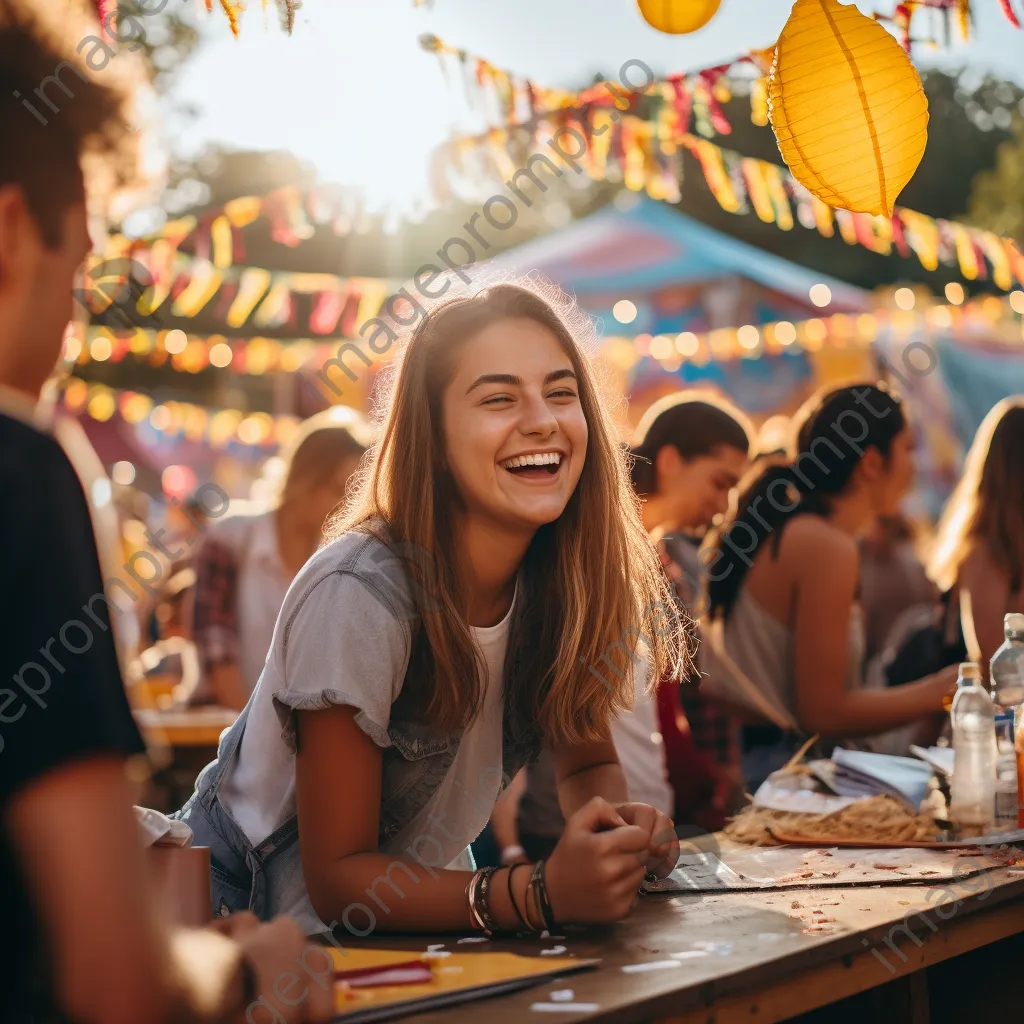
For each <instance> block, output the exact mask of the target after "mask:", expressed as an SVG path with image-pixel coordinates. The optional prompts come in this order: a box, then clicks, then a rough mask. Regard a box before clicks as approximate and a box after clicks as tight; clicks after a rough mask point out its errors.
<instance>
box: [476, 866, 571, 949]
mask: <svg viewBox="0 0 1024 1024" xmlns="http://www.w3.org/2000/svg"><path fill="white" fill-rule="evenodd" d="M528 867H530V865H529V864H513V865H512V866H511V867H507V868H482V869H481V870H479V871H477V872H476V873H475V874H474V875H473V877H472V878H471V879H470V881H469V886H468V888H467V889H466V896H467V898H468V900H469V920H470V922H471V923H472V925H473V927H474V928H476V929H478V930H479V931H482V932H483V933H484V934H485V935H493V934H494V933H495V932H498V931H501V928H500V926H499V925H498V922H497V921H496V920H495V918H494V914H493V913H492V912H491V900H490V894H491V883H492V882H493V880H494V874H495V872H497V871H508V898H509V901H510V902H511V904H512V908H513V909H514V910H515V912H516V916H517V917H518V918H519V920H520V921H521V922H522V925H523V927H522V930H523V931H527V932H540V931H544V930H545V929H546V930H547V931H549V932H552V931H554V930H555V915H554V913H553V911H552V910H551V900H550V898H549V897H548V886H547V882H546V880H545V877H544V861H538V862H537V863H536V865H534V866H533V874H532V875H531V876H530V884H529V886H528V887H527V889H526V905H525V906H524V907H523V908H522V909H520V907H519V904H518V903H517V902H516V897H515V893H514V892H513V890H512V877H513V875H514V874H515V873H516V869H517V868H528ZM531 904H532V906H531Z"/></svg>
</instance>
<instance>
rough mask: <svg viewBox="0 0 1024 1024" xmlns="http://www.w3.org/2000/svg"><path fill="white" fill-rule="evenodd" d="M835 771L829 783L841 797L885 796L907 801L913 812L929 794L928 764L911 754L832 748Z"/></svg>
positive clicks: (929, 775)
mask: <svg viewBox="0 0 1024 1024" xmlns="http://www.w3.org/2000/svg"><path fill="white" fill-rule="evenodd" d="M832 763H833V765H835V771H834V773H833V775H832V779H831V786H832V788H833V789H834V790H835V791H836V793H838V794H839V795H840V796H852V797H865V796H878V795H887V796H891V797H895V798H896V799H897V800H899V801H900V802H901V803H903V804H906V806H907V807H908V808H910V809H911V810H912V811H913V812H914V813H915V814H916V813H917V812H918V811H919V810H920V809H921V801H922V800H924V798H925V796H926V795H927V793H928V782H929V780H930V779H931V776H932V769H931V766H930V765H927V764H924V763H923V762H921V761H919V760H917V759H916V758H913V757H896V756H894V755H892V754H872V753H870V752H869V751H866V750H843V749H842V748H841V747H836V749H835V750H833V751H832Z"/></svg>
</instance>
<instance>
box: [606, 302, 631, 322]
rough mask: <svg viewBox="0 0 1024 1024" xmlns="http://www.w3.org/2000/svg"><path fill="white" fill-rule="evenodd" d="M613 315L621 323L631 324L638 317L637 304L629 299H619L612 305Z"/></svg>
mask: <svg viewBox="0 0 1024 1024" xmlns="http://www.w3.org/2000/svg"><path fill="white" fill-rule="evenodd" d="M612 316H613V317H615V319H616V320H618V321H619V323H620V324H631V323H632V322H633V321H634V320H635V319H636V306H635V305H634V304H633V303H632V302H630V301H629V299H619V301H618V302H616V303H615V305H614V306H612Z"/></svg>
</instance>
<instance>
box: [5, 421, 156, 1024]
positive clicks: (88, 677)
mask: <svg viewBox="0 0 1024 1024" xmlns="http://www.w3.org/2000/svg"><path fill="white" fill-rule="evenodd" d="M0 581H2V584H0V1018H2V1019H3V1020H5V1021H32V1022H36V1021H43V1020H50V1019H52V1017H53V1014H52V1007H51V1006H50V1005H49V1003H50V997H51V996H52V984H51V983H50V981H49V979H48V977H47V974H48V966H47V965H48V961H49V957H48V955H47V948H46V943H45V937H44V935H43V933H42V930H41V928H40V923H39V921H38V919H37V917H36V914H35V912H34V910H33V907H32V903H31V900H30V898H29V892H28V887H27V885H26V883H25V876H24V873H23V871H22V866H21V865H19V864H18V863H17V862H16V860H15V857H14V851H13V844H12V841H11V833H10V827H11V826H10V822H9V821H8V820H7V819H8V815H7V811H8V809H9V806H10V803H11V801H12V800H13V799H14V798H15V797H16V796H18V794H19V793H20V792H21V791H22V790H23V789H24V788H25V787H26V786H28V785H30V784H31V783H32V782H34V781H35V780H37V779H39V778H40V777H41V776H43V775H45V774H46V773H48V772H51V771H54V770H59V769H60V768H63V767H64V766H66V765H68V764H69V763H71V762H73V761H77V760H80V759H82V758H86V757H90V756H93V755H98V754H111V753H113V754H116V755H118V756H123V757H126V758H127V757H130V756H132V755H135V754H139V753H142V752H143V751H144V750H145V747H144V744H143V741H142V738H141V736H140V735H139V731H138V729H137V728H136V726H135V722H134V721H133V719H132V715H131V709H130V708H129V705H128V701H127V698H126V696H125V693H124V686H123V683H122V680H121V673H120V669H119V667H118V662H117V654H116V650H115V648H114V641H113V637H112V634H111V631H110V618H109V615H108V611H107V605H106V600H105V598H104V591H103V579H102V576H101V574H100V566H99V558H98V556H97V553H96V543H95V540H94V538H93V532H92V523H91V520H90V517H89V508H88V505H87V503H86V500H85V494H84V493H83V491H82V486H81V484H80V483H79V480H78V477H77V476H76V475H75V471H74V469H73V468H72V466H71V463H70V462H69V461H68V458H67V456H66V455H65V454H64V451H63V450H62V449H61V447H60V445H58V444H57V442H56V441H55V440H54V439H53V438H52V437H50V436H48V435H46V434H43V433H40V432H39V431H37V430H34V429H33V428H32V427H30V426H28V425H26V424H24V423H22V422H20V421H19V420H16V419H13V418H11V417H9V416H6V415H3V414H2V413H0ZM74 842H75V838H74V837H73V836H68V843H69V845H73V844H74ZM48 883H49V884H52V885H55V886H59V885H60V880H59V879H50V880H48Z"/></svg>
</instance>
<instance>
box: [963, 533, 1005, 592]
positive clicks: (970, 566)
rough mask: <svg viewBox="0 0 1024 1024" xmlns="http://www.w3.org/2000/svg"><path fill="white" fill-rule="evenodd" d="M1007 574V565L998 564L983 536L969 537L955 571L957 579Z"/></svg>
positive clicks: (975, 579) (969, 579) (1000, 576)
mask: <svg viewBox="0 0 1024 1024" xmlns="http://www.w3.org/2000/svg"><path fill="white" fill-rule="evenodd" d="M993 576H995V577H997V578H1003V577H1007V576H1009V572H1008V571H1007V567H1006V566H1005V565H1002V564H1000V561H999V559H998V558H997V557H996V555H995V552H993V550H992V546H991V545H990V544H989V542H988V541H987V540H986V539H985V538H984V537H970V538H968V540H967V543H966V545H965V548H964V557H963V561H961V563H960V569H959V570H958V572H957V580H958V581H960V582H964V581H971V582H974V581H980V580H984V579H989V578H991V577H993Z"/></svg>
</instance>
